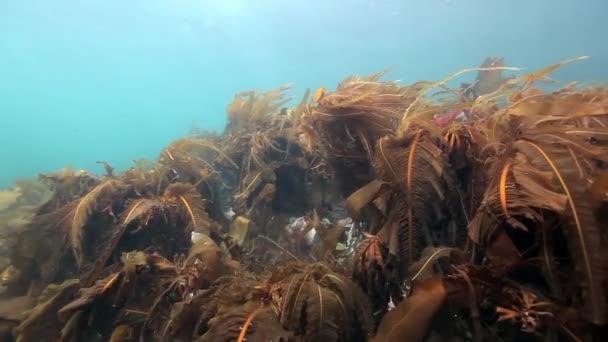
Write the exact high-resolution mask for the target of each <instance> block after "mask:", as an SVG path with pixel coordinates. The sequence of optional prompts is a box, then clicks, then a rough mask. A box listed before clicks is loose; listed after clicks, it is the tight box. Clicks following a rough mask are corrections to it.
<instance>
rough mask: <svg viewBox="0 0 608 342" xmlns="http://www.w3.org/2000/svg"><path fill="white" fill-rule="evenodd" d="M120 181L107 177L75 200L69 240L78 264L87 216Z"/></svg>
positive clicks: (118, 187) (80, 263) (115, 188)
mask: <svg viewBox="0 0 608 342" xmlns="http://www.w3.org/2000/svg"><path fill="white" fill-rule="evenodd" d="M121 186H122V183H121V182H120V181H119V180H117V179H108V180H106V181H104V182H103V183H101V184H99V185H98V186H96V187H95V188H94V189H93V190H91V191H90V192H89V193H88V194H86V195H85V196H84V197H82V198H81V199H79V200H77V203H78V204H76V206H75V207H74V209H73V213H72V214H71V215H72V220H71V224H70V241H71V243H72V251H73V253H74V257H75V258H76V262H77V264H78V266H81V265H82V261H83V260H82V257H83V255H82V254H83V250H82V239H83V237H84V233H85V232H84V227H85V225H86V224H87V222H88V220H89V217H90V216H91V215H92V214H93V213H94V212H95V211H98V210H101V209H104V208H99V207H98V203H99V201H100V200H102V199H107V198H108V197H110V196H112V195H113V194H114V193H115V192H116V191H118V190H119V189H120V187H121Z"/></svg>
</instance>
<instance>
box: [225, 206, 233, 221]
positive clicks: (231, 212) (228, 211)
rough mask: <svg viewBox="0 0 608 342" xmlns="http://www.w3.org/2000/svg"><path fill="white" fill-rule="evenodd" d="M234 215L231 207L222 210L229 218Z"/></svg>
mask: <svg viewBox="0 0 608 342" xmlns="http://www.w3.org/2000/svg"><path fill="white" fill-rule="evenodd" d="M234 215H236V213H235V212H234V210H232V207H230V208H228V210H226V211H225V212H224V216H225V217H226V218H227V219H229V220H232V218H233V217H234Z"/></svg>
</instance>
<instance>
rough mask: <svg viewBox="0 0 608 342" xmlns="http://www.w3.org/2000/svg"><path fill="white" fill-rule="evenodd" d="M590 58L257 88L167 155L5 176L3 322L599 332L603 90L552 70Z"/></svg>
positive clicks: (604, 190)
mask: <svg viewBox="0 0 608 342" xmlns="http://www.w3.org/2000/svg"><path fill="white" fill-rule="evenodd" d="M585 58H586V56H583V57H579V58H574V59H570V60H565V61H562V62H559V63H556V64H553V65H550V66H548V67H546V68H542V69H541V70H538V71H536V72H532V73H528V74H523V75H516V76H505V75H504V74H503V73H504V72H505V71H512V72H518V71H520V70H521V69H519V68H514V67H509V66H507V65H506V62H505V61H504V59H502V58H500V57H489V58H488V59H486V60H485V61H484V62H483V64H482V65H481V66H480V67H477V68H468V69H464V70H461V71H458V72H456V73H454V74H452V75H449V76H448V77H446V78H444V79H443V80H439V81H427V80H425V81H419V82H415V83H413V84H410V85H401V84H399V83H398V82H393V81H384V80H382V78H383V77H386V75H387V74H388V72H386V71H384V72H380V73H377V74H372V75H368V76H362V77H361V76H353V77H349V78H346V79H345V80H343V81H342V82H340V83H339V84H338V85H337V87H336V88H335V89H329V88H326V87H320V88H318V89H317V90H316V91H311V90H310V89H307V90H306V92H305V93H304V94H303V96H302V97H301V98H300V100H299V101H296V103H294V106H293V107H290V104H291V101H292V100H294V99H295V97H293V96H290V95H289V93H288V91H289V90H290V87H289V86H281V87H278V88H275V89H271V90H268V91H262V90H251V91H246V92H242V93H239V94H237V95H235V97H234V100H233V101H232V102H231V103H230V104H228V106H227V108H226V114H227V118H228V123H227V125H226V128H225V130H224V131H223V132H221V133H213V132H204V131H200V130H193V131H192V132H191V134H190V135H188V136H185V137H182V138H180V139H177V140H176V141H174V142H172V143H171V144H169V145H168V146H167V147H166V148H165V149H163V150H162V151H161V153H160V155H159V156H158V158H157V159H155V160H143V159H142V160H137V161H135V162H134V165H133V166H132V167H131V168H129V169H127V170H125V171H124V172H118V170H116V169H114V168H113V167H112V166H111V165H110V164H109V163H108V162H106V161H99V162H98V163H100V164H102V165H103V166H104V170H105V175H102V176H97V175H95V174H92V173H89V172H87V171H84V170H72V169H71V168H69V167H67V168H65V169H63V170H60V171H59V172H57V173H51V174H41V175H39V176H38V179H36V180H19V181H18V182H16V186H15V187H14V188H12V189H5V190H2V192H0V222H1V223H2V224H3V226H5V227H6V228H4V230H3V231H2V232H1V233H2V234H1V235H0V236H1V238H2V240H1V242H2V243H0V258H1V260H0V261H2V262H1V263H0V264H1V266H2V270H3V272H2V293H1V296H2V301H1V302H0V314H1V316H2V317H0V318H2V320H1V323H2V324H1V329H0V334H1V336H2V337H3V338H7V339H9V340H21V341H26V340H64V341H67V340H99V339H103V340H110V341H121V340H130V341H133V340H141V341H166V340H172V341H235V340H236V341H267V340H274V341H311V340H319V341H393V340H394V341H397V340H425V339H426V340H433V339H447V338H448V337H450V338H454V339H458V340H471V341H484V340H549V341H560V340H567V339H571V340H601V337H602V336H603V335H602V334H603V331H605V329H606V326H607V320H608V317H607V316H608V312H607V311H608V308H607V304H606V303H607V301H606V297H607V296H608V295H607V291H608V268H607V267H606V265H607V264H608V263H607V260H608V254H607V252H606V251H607V250H608V249H607V248H606V246H607V242H608V238H607V237H608V235H607V233H606V229H605V227H606V225H607V224H608V216H607V215H606V212H607V211H608V176H607V175H608V157H607V156H608V130H607V127H608V91H607V90H606V88H603V87H589V86H587V87H583V86H581V85H578V84H576V83H569V84H565V85H559V83H558V81H556V80H553V79H550V78H549V76H550V75H551V73H552V72H554V71H555V70H556V69H558V68H560V67H563V66H565V65H566V64H568V63H571V62H575V61H579V60H583V59H585ZM470 72H477V76H476V78H475V79H474V81H473V82H472V83H469V84H467V83H464V84H462V85H461V86H460V87H457V88H450V84H451V83H452V82H453V81H454V80H456V78H459V77H463V76H464V75H467V74H468V73H470ZM547 82H551V87H552V90H548V89H546V88H547V87H545V86H544V85H543V83H547ZM56 284H61V285H56ZM22 311H25V312H26V315H24V316H22V315H20V313H21V312H22ZM13 331H14V336H13V334H12V333H13Z"/></svg>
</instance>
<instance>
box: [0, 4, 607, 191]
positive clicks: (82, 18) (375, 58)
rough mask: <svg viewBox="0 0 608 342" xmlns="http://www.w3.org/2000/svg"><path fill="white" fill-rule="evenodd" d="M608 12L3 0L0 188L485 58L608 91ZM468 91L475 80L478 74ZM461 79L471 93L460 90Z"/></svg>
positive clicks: (592, 7) (124, 162)
mask: <svg viewBox="0 0 608 342" xmlns="http://www.w3.org/2000/svg"><path fill="white" fill-rule="evenodd" d="M605 13H608V1H606V0H578V1H575V0H552V1H548V0H500V1H499V0H417V1H411V0H400V1H399V0H392V1H389V0H376V1H370V0H367V1H363V0H343V1H336V0H315V1H295V0H275V1H271V0H207V1H205V0H46V1H42V0H0V118H1V120H0V146H1V149H0V163H1V165H2V167H0V187H4V186H8V185H9V184H10V183H11V182H12V181H13V180H14V179H15V178H23V177H32V176H34V175H36V174H37V173H38V172H43V171H55V170H58V169H60V168H62V167H63V166H65V165H68V164H70V165H72V166H73V167H74V168H86V169H89V170H92V171H95V172H101V167H100V166H99V165H97V164H95V161H96V160H99V159H105V160H107V161H109V162H110V163H112V164H113V165H114V166H116V167H117V168H119V169H124V168H126V167H129V166H130V165H131V160H133V159H138V158H143V157H148V158H155V157H156V156H158V154H159V152H160V150H161V149H162V148H163V147H164V146H166V145H167V144H168V143H169V142H170V141H171V140H173V139H175V138H177V137H180V136H183V135H184V134H187V133H188V131H189V130H190V128H191V127H192V126H196V127H199V128H205V129H216V130H221V129H222V128H223V127H224V123H225V117H224V110H225V106H226V104H227V103H228V102H229V101H230V100H231V99H232V97H233V95H234V93H236V92H239V91H242V90H248V89H252V88H258V89H266V88H273V87H275V86H278V85H281V84H285V83H293V84H294V95H297V94H300V93H302V92H303V91H304V89H305V88H307V87H311V88H316V87H319V86H327V87H329V88H333V87H335V85H336V84H337V82H338V81H340V80H341V79H343V78H344V77H346V76H348V75H351V74H365V73H372V72H376V71H379V70H381V69H385V68H387V67H398V69H397V70H396V71H395V72H393V73H392V74H391V75H390V77H391V78H393V79H401V80H403V81H404V82H405V83H407V82H413V81H416V80H420V79H428V80H437V79H442V78H443V77H445V76H446V75H448V74H450V73H452V72H454V71H457V70H459V69H462V68H465V67H473V66H477V65H478V64H479V63H481V61H483V59H484V58H485V57H486V56H488V55H501V56H504V57H505V58H506V61H507V63H508V64H509V65H513V66H520V67H525V68H526V69H527V70H533V69H535V68H540V67H543V66H546V65H548V64H552V63H554V62H557V61H559V60H562V59H566V58H571V57H575V56H579V55H590V56H591V59H589V60H585V61H583V62H578V63H576V64H572V65H568V66H567V67H564V68H563V69H562V70H560V71H559V72H558V73H557V74H556V75H555V77H557V78H559V79H561V80H565V81H567V80H574V79H578V80H597V81H601V82H606V80H608V45H607V44H606V43H605V41H606V40H605V39H606V38H605V36H606V33H607V30H606V24H605ZM468 77H470V78H471V77H474V75H469V76H468ZM463 80H466V78H465V79H463Z"/></svg>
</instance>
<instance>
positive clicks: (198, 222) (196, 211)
mask: <svg viewBox="0 0 608 342" xmlns="http://www.w3.org/2000/svg"><path fill="white" fill-rule="evenodd" d="M163 199H164V200H165V201H172V200H173V201H175V204H176V205H179V206H180V207H181V208H182V209H183V210H184V212H185V217H187V219H188V220H189V221H190V224H192V230H193V231H195V232H199V233H205V234H209V227H210V221H209V216H208V215H207V213H206V211H205V203H204V201H203V199H202V198H201V196H200V194H199V193H198V191H196V189H195V188H194V186H192V184H188V183H173V184H171V185H169V186H168V187H167V189H165V193H164V195H163Z"/></svg>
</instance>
